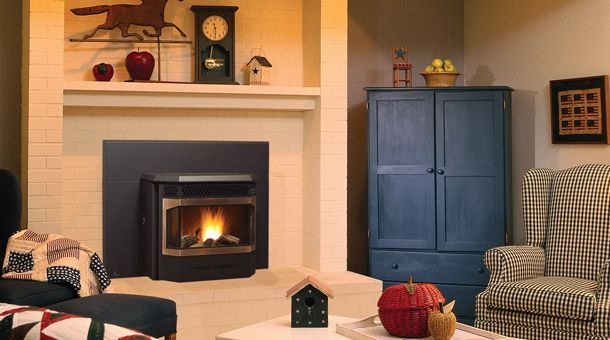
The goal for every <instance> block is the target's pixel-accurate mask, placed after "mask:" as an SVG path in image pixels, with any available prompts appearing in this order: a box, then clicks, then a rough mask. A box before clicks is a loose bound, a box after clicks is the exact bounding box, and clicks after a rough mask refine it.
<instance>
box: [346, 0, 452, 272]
mask: <svg viewBox="0 0 610 340" xmlns="http://www.w3.org/2000/svg"><path fill="white" fill-rule="evenodd" d="M441 9H442V10H441ZM463 13H464V12H463V1H461V0H457V1H443V0H434V1H430V0H410V1H404V0H384V1H369V0H350V1H349V35H348V42H349V53H348V70H349V71H348V78H349V81H348V98H349V101H348V114H349V133H348V148H349V149H348V151H349V152H348V196H347V197H348V244H349V245H350V246H349V248H348V269H349V270H352V271H355V272H358V273H367V272H368V266H367V262H368V261H367V259H368V239H367V226H368V221H367V213H368V207H367V196H368V195H367V121H366V119H367V115H366V93H365V92H364V91H362V88H363V87H365V86H392V79H393V78H392V59H391V57H392V47H397V46H407V47H408V48H409V59H410V61H411V63H412V64H413V67H414V70H413V80H414V84H415V86H423V85H425V83H424V81H423V78H422V77H421V76H420V75H419V73H420V72H421V70H422V69H423V68H424V67H425V66H426V65H427V64H429V63H430V61H431V60H432V59H433V58H434V57H441V58H450V59H452V60H453V61H454V63H455V65H456V66H457V68H458V70H460V71H461V70H462V69H463V65H464V64H463V60H464V30H463V28H464V23H463V17H464V14H463ZM458 83H460V84H461V83H462V78H461V77H460V78H459V80H458Z"/></svg>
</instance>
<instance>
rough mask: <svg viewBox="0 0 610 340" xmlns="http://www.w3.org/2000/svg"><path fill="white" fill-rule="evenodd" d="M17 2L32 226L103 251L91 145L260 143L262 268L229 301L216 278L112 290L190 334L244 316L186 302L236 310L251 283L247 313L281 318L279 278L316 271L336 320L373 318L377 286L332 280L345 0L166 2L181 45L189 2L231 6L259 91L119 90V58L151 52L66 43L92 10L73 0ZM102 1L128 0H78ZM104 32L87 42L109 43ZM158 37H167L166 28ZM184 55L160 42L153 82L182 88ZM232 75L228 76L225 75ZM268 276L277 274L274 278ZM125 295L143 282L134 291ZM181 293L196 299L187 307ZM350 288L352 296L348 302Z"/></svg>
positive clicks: (120, 283)
mask: <svg viewBox="0 0 610 340" xmlns="http://www.w3.org/2000/svg"><path fill="white" fill-rule="evenodd" d="M25 2H27V4H25ZM25 2H24V12H25V17H24V19H25V20H24V23H25V24H24V25H25V26H26V27H25V29H24V37H23V38H24V44H25V45H26V46H28V47H29V48H28V49H29V52H28V53H24V55H25V57H26V58H27V60H26V62H25V66H28V67H27V72H26V73H27V78H28V79H29V81H28V82H25V83H24V87H25V89H24V93H25V96H24V119H23V127H24V138H23V150H24V154H23V164H24V168H23V173H22V179H23V186H24V193H26V197H25V202H26V204H27V224H28V226H29V227H30V228H31V229H33V230H36V231H39V232H53V233H62V234H64V235H65V236H67V237H71V238H75V239H77V240H79V241H83V242H85V243H87V244H88V245H90V246H91V247H92V248H94V249H95V250H97V251H99V252H100V253H101V252H102V181H101V176H102V170H101V148H102V141H103V140H111V139H115V140H117V139H120V140H214V141H220V140H233V141H269V143H270V171H269V172H270V174H269V175H270V178H269V180H270V181H269V183H270V188H269V189H270V190H269V191H270V195H269V203H270V211H269V222H270V223H269V232H270V239H269V240H270V241H269V260H270V261H269V264H270V269H269V270H268V271H267V272H265V273H261V274H260V275H262V276H259V274H258V273H257V274H256V275H255V278H254V281H253V282H254V283H253V282H250V283H248V281H241V280H229V281H231V283H229V284H228V285H229V286H232V287H236V289H237V290H235V291H236V293H234V294H235V295H230V293H229V292H223V291H221V292H217V290H218V289H219V288H218V287H216V286H215V283H197V284H195V283H192V284H190V285H189V284H182V285H179V284H172V285H178V286H172V285H170V286H171V287H172V289H173V290H174V291H175V290H176V289H177V290H178V293H168V292H167V291H166V289H167V288H168V287H170V286H168V285H169V283H156V282H150V281H146V280H144V279H141V278H136V279H123V280H117V282H116V284H115V286H116V289H118V290H119V291H125V292H134V293H149V294H151V295H158V296H166V297H170V298H174V299H175V300H177V302H178V303H179V320H181V321H179V322H180V324H179V331H180V330H182V333H183V334H191V333H192V334H198V333H197V330H201V329H203V328H207V330H208V331H209V332H214V331H219V330H224V329H228V328H232V327H235V326H237V325H241V324H245V323H247V322H250V321H252V318H247V317H246V316H244V318H237V317H233V318H232V319H231V320H232V321H231V322H228V323H227V322H224V323H223V322H220V323H219V322H216V323H215V322H214V320H211V319H209V318H208V319H206V320H207V323H206V321H204V319H205V318H206V315H207V314H206V313H210V311H209V310H207V312H206V311H198V312H194V310H195V309H197V308H199V307H201V308H204V307H205V308H208V309H210V308H212V309H213V308H215V307H214V306H217V307H218V306H220V304H222V303H221V302H224V301H226V299H228V300H230V301H233V302H234V303H233V308H236V307H239V306H240V305H239V303H241V304H242V305H241V306H242V307H240V308H243V305H244V304H245V303H246V302H244V301H249V300H248V299H245V300H244V299H243V298H242V299H240V298H239V296H240V294H244V292H243V291H241V290H239V289H241V288H243V287H257V289H263V290H264V291H265V292H266V293H265V294H267V295H269V298H270V299H271V300H273V299H275V300H273V301H276V302H273V303H272V302H268V303H267V307H268V308H266V309H265V310H267V311H268V313H267V314H265V313H262V314H261V313H258V317H259V318H261V317H263V318H264V317H270V316H276V315H281V314H284V313H287V312H288V309H286V310H285V311H283V308H284V307H283V306H284V305H283V302H279V301H280V300H278V297H280V296H281V290H282V289H284V288H285V287H286V285H288V284H289V283H288V281H290V279H292V278H295V279H296V278H297V276H299V275H301V274H304V273H309V272H310V271H311V270H314V271H320V272H323V273H325V274H322V275H325V277H327V278H328V280H329V281H331V283H332V284H334V285H335V288H336V289H337V290H339V291H341V292H343V294H345V296H344V297H342V298H340V299H339V300H341V301H344V302H337V305H338V306H343V307H341V308H343V310H344V311H345V313H343V314H350V315H353V316H359V315H360V316H364V315H363V314H366V313H368V312H371V311H373V312H374V310H375V308H374V307H375V306H374V303H372V302H371V301H373V300H374V299H375V297H376V296H378V294H379V291H380V289H381V284H380V283H379V282H378V281H376V280H372V279H368V278H364V277H361V276H358V275H356V274H353V273H348V272H345V270H346V261H347V241H346V240H347V227H346V225H347V216H346V209H347V208H346V207H347V204H346V201H347V197H346V188H347V178H346V177H347V0H332V1H330V0H256V1H250V0H205V1H204V0H185V1H184V2H177V1H173V0H170V1H169V2H168V7H167V9H166V16H170V17H171V18H172V21H173V22H175V23H176V24H178V25H179V26H180V27H181V28H182V29H183V30H184V31H185V32H186V33H187V35H189V37H191V36H192V33H193V30H194V27H193V18H192V13H191V12H190V6H191V5H195V4H196V5H228V6H239V7H240V9H239V10H238V12H237V15H236V23H237V24H236V29H237V32H236V37H237V38H236V63H237V66H236V71H237V70H239V69H240V67H241V66H243V65H245V63H246V62H247V61H248V60H249V58H250V51H251V50H252V49H253V48H255V47H261V46H262V47H263V49H265V51H266V56H267V58H268V59H269V60H270V61H271V62H272V63H273V68H272V74H271V84H272V86H268V87H252V86H244V85H195V84H142V83H125V82H123V80H125V79H126V78H127V74H126V71H125V70H124V63H123V62H122V60H124V57H125V56H126V55H127V53H129V52H130V51H132V50H134V49H137V48H141V49H143V50H150V51H151V52H153V54H154V55H155V56H156V47H155V46H154V45H151V46H148V45H134V44H124V43H121V44H106V43H72V42H70V41H69V38H70V37H78V36H80V35H82V34H83V33H85V32H87V31H89V30H91V29H92V28H93V27H95V25H97V24H99V22H100V21H102V20H103V16H90V17H75V16H73V15H71V13H70V12H69V9H70V8H75V7H82V6H83V5H82V4H83V2H82V1H77V0H65V1H64V0H37V1H33V0H29V1H25ZM93 2H95V3H93ZM103 3H109V4H114V3H134V4H135V3H139V0H100V1H89V2H87V5H96V4H103ZM164 32H165V31H164ZM116 33H117V32H111V33H102V34H101V35H100V36H99V37H106V38H107V37H116V36H117V34H116ZM164 34H165V33H164ZM167 34H168V38H179V37H176V36H172V34H174V32H171V30H167ZM192 58H193V50H192V47H191V46H190V45H168V46H166V47H163V50H162V56H161V60H162V63H161V70H162V79H163V80H173V81H186V82H188V81H192V79H193V76H192V73H193V71H192V69H193V65H192ZM100 62H106V63H112V64H114V65H115V78H114V79H113V81H112V82H110V83H98V82H94V81H92V76H91V72H90V70H91V67H92V66H93V65H94V64H97V63H100ZM156 74H157V73H156V71H155V72H154V75H156ZM153 77H156V76H153ZM242 78H243V77H242V76H241V75H238V79H237V80H238V81H240V82H242V81H243V79H242ZM153 79H155V78H153ZM285 267H292V268H293V269H286V268H285ZM295 268H296V269H295ZM278 275H279V276H282V275H284V276H285V277H284V278H281V279H278ZM256 276H259V277H258V279H257V278H256ZM274 278H275V279H274ZM286 278H289V279H286ZM134 280H135V281H134ZM138 280H140V281H138ZM142 280H144V281H142ZM137 287H142V288H141V290H139V291H138V288H137ZM177 287H179V288H177ZM238 287H241V288H238ZM142 290H143V291H142ZM194 291H196V292H199V293H196V294H195V293H193V292H194ZM172 294H174V295H172ZM175 294H184V295H185V297H180V296H178V297H176V295H175ZM188 294H195V295H196V296H199V295H201V296H204V297H199V299H201V301H199V302H193V301H195V300H189V299H188V298H187V297H186V295H188ZM208 294H212V295H210V296H208ZM223 294H225V295H223ZM226 294H229V295H226ZM350 294H351V295H353V297H352V298H347V297H349V296H350ZM208 298H209V299H208ZM261 298H262V297H261ZM183 300H184V301H183ZM204 300H205V301H204ZM271 300H270V301H271ZM356 300H358V301H359V302H358V303H359V304H360V305H358V303H356V302H354V301H356ZM349 301H352V302H349ZM214 303H217V305H214ZM236 303H237V305H236ZM350 304H351V305H350ZM197 306H199V307H197ZM278 306H279V307H278ZM349 306H352V307H353V306H359V307H355V308H350V307H349ZM205 308H204V309H205ZM225 308H228V307H225ZM197 310H199V309H197ZM282 311H283V312H282ZM225 312H228V311H225ZM186 315H189V316H186ZM194 315H197V316H196V317H195V316H194ZM194 319H196V320H194ZM210 320H211V321H210ZM217 321H219V320H217ZM199 323H201V324H199ZM195 338H196V337H195Z"/></svg>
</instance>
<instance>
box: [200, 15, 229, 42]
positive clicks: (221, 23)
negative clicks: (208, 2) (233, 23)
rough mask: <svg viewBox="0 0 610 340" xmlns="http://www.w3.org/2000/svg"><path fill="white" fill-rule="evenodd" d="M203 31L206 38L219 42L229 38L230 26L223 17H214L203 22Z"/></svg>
mask: <svg viewBox="0 0 610 340" xmlns="http://www.w3.org/2000/svg"><path fill="white" fill-rule="evenodd" d="M201 30H202V31H203V35H205V37H206V38H208V39H210V40H212V41H218V40H222V39H224V37H226V36H227V33H228V32H229V24H227V21H226V20H225V19H224V18H223V17H221V16H218V15H212V16H209V17H207V18H206V19H205V20H204V21H203V24H202V25H201Z"/></svg>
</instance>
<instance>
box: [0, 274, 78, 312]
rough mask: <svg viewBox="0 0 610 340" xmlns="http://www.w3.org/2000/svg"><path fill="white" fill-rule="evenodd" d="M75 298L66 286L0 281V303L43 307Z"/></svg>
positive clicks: (21, 281)
mask: <svg viewBox="0 0 610 340" xmlns="http://www.w3.org/2000/svg"><path fill="white" fill-rule="evenodd" d="M76 297H77V295H76V293H75V292H74V290H72V289H71V288H70V287H68V286H62V285H58V284H54V283H48V282H39V281H29V280H9V279H0V302H5V303H10V304H14V305H27V306H36V307H45V306H48V305H51V304H54V303H57V302H61V301H65V300H70V299H74V298H76Z"/></svg>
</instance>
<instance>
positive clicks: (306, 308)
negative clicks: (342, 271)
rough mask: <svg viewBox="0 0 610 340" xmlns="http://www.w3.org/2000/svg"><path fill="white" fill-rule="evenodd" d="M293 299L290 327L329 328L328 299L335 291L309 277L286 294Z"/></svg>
mask: <svg viewBox="0 0 610 340" xmlns="http://www.w3.org/2000/svg"><path fill="white" fill-rule="evenodd" d="M286 297H287V298H288V297H290V298H291V299H292V304H291V308H292V310H291V313H290V315H291V322H290V327H292V328H298V327H328V299H329V298H331V299H332V298H333V297H334V293H333V291H332V290H331V289H330V288H328V286H326V285H325V284H324V283H323V282H321V281H320V280H318V279H316V278H315V277H313V276H311V275H310V276H307V277H306V278H304V279H303V280H301V282H299V283H297V284H296V285H294V286H293V287H292V288H290V289H289V290H288V291H287V292H286Z"/></svg>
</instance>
